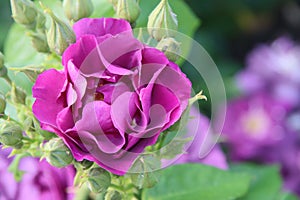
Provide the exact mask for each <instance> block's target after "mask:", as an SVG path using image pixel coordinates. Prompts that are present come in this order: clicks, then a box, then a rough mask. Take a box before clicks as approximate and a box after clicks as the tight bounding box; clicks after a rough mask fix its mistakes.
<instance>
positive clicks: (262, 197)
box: [232, 164, 282, 200]
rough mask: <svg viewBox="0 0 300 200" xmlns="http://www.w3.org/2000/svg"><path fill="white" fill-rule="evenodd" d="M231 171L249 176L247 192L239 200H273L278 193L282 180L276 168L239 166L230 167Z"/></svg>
mask: <svg viewBox="0 0 300 200" xmlns="http://www.w3.org/2000/svg"><path fill="white" fill-rule="evenodd" d="M232 170H233V171H237V172H244V173H248V174H249V175H250V176H251V184H250V188H249V192H248V193H247V194H246V195H245V196H243V197H242V198H240V200H253V199H255V200H274V199H276V197H277V196H278V194H279V193H280V190H281V185H282V180H281V177H280V174H279V167H278V166H256V165H251V164H241V165H234V166H232Z"/></svg>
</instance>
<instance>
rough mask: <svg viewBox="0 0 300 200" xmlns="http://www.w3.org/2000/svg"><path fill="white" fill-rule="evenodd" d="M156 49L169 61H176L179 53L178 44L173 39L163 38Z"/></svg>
mask: <svg viewBox="0 0 300 200" xmlns="http://www.w3.org/2000/svg"><path fill="white" fill-rule="evenodd" d="M156 48H157V49H159V50H161V51H162V52H164V53H165V55H166V56H167V57H168V58H169V60H171V61H174V62H175V61H176V60H177V59H178V57H179V54H180V52H181V49H180V43H179V42H177V41H176V40H175V39H174V38H164V39H162V40H161V41H160V42H159V43H158V44H157V46H156Z"/></svg>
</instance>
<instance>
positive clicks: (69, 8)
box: [63, 0, 94, 21]
mask: <svg viewBox="0 0 300 200" xmlns="http://www.w3.org/2000/svg"><path fill="white" fill-rule="evenodd" d="M63 8H64V12H65V15H66V16H67V18H68V19H69V20H72V21H78V20H79V19H81V18H85V17H88V16H90V15H91V14H92V13H93V10H94V8H93V3H92V2H91V0H64V1H63Z"/></svg>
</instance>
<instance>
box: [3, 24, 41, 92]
mask: <svg viewBox="0 0 300 200" xmlns="http://www.w3.org/2000/svg"><path fill="white" fill-rule="evenodd" d="M16 51H17V52H16ZM4 55H5V61H6V63H5V64H6V65H7V66H8V67H15V68H20V67H23V66H25V65H34V64H40V63H42V62H43V61H44V60H45V55H44V54H41V53H38V52H37V51H36V50H35V49H34V48H33V47H32V45H31V41H30V38H29V37H28V36H27V35H26V29H25V28H24V27H22V26H20V25H18V24H13V25H12V27H11V29H10V31H9V34H8V37H7V39H6V43H5V46H4ZM8 75H9V77H10V78H11V80H12V81H14V82H15V84H16V85H18V86H19V87H21V88H22V89H24V90H25V91H26V93H27V94H29V95H30V94H31V88H32V85H33V84H32V82H31V81H30V80H29V79H28V78H27V77H26V76H25V75H24V74H23V73H16V72H12V71H10V70H9V71H8ZM4 90H5V92H8V91H9V89H8V88H5V89H4Z"/></svg>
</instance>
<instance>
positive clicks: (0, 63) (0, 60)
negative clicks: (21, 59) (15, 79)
mask: <svg viewBox="0 0 300 200" xmlns="http://www.w3.org/2000/svg"><path fill="white" fill-rule="evenodd" d="M5 76H7V69H6V67H5V65H4V56H3V54H2V53H1V52H0V77H5Z"/></svg>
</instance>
